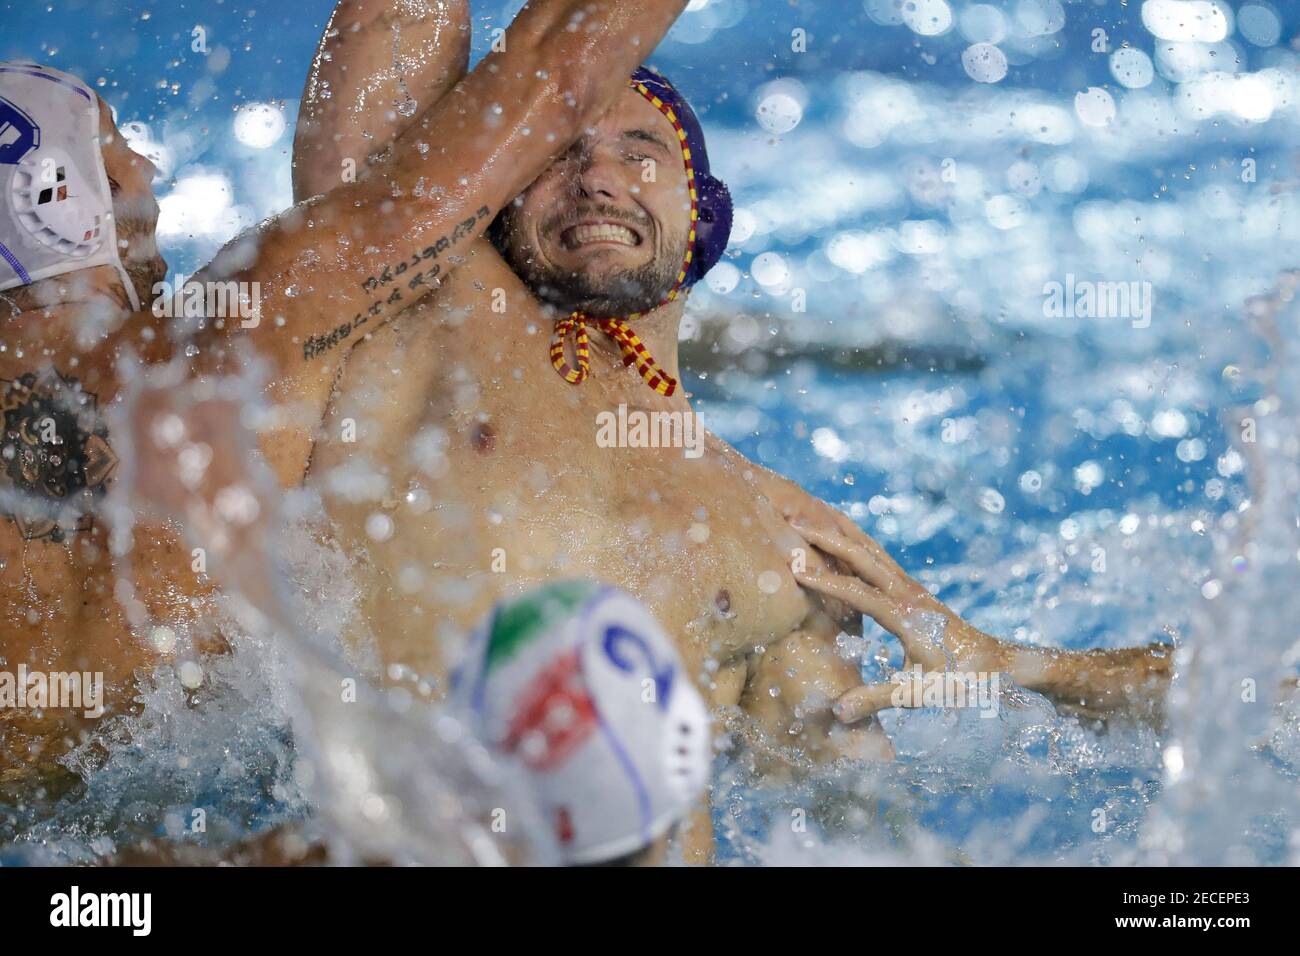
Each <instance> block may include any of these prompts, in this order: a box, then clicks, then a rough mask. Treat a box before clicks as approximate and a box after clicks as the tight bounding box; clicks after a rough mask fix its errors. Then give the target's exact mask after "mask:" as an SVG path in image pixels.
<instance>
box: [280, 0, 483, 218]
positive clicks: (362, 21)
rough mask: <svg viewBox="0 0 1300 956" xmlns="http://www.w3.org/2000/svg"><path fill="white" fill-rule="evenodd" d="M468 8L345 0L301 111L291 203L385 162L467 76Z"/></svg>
mask: <svg viewBox="0 0 1300 956" xmlns="http://www.w3.org/2000/svg"><path fill="white" fill-rule="evenodd" d="M469 47H470V22H469V2H468V0H342V2H340V3H339V5H338V6H337V7H335V8H334V13H333V14H332V15H331V16H330V19H329V22H328V23H327V24H326V25H325V31H324V33H323V34H322V36H321V40H320V44H319V45H318V46H317V49H316V56H315V57H314V58H313V59H312V65H311V70H310V71H309V73H308V75H307V83H306V86H305V87H304V88H303V92H302V101H301V103H300V104H299V108H298V128H297V131H296V133H295V135H294V140H293V197H294V201H295V202H301V201H302V200H304V199H308V198H310V197H312V196H318V195H320V194H321V193H326V192H329V191H330V190H331V189H333V188H334V187H335V186H337V185H339V184H340V183H342V182H344V176H345V175H346V174H348V172H349V170H351V169H355V168H359V167H365V166H366V165H369V164H371V163H375V162H378V161H381V159H382V158H383V157H384V155H385V154H386V152H387V150H388V148H389V147H390V146H391V145H392V143H393V141H394V140H396V139H397V138H398V137H399V136H401V134H403V133H404V132H406V131H407V130H408V129H410V127H411V126H412V125H413V124H414V123H415V122H416V120H417V118H418V114H419V112H420V111H423V110H427V109H428V108H429V107H430V106H432V105H433V104H434V103H436V102H437V101H438V100H440V99H442V97H443V95H444V94H446V93H447V92H448V91H449V90H451V89H452V87H454V86H455V85H456V84H457V83H459V82H460V80H461V78H462V77H464V75H465V71H466V69H467V68H468V66H469Z"/></svg>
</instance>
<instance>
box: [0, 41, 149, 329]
mask: <svg viewBox="0 0 1300 956" xmlns="http://www.w3.org/2000/svg"><path fill="white" fill-rule="evenodd" d="M98 137H99V100H98V98H97V97H96V96H95V94H94V93H93V92H91V90H90V87H88V86H86V84H84V83H82V82H81V81H80V80H78V79H77V78H76V77H74V76H69V75H68V74H66V73H61V72H59V71H58V70H52V69H50V68H49V67H44V66H37V65H36V64H23V63H0V291H3V290H5V289H13V288H17V287H19V286H24V285H28V284H30V283H32V282H36V281H37V280H39V279H48V278H50V277H51V276H57V275H62V274H64V273H67V272H75V271H77V270H80V269H87V268H90V267H91V266H100V265H111V266H115V267H116V268H117V271H118V274H119V275H120V276H121V278H122V284H123V285H124V286H125V287H126V294H127V297H128V298H129V299H130V300H131V307H132V308H133V309H135V310H137V311H138V310H139V308H140V299H139V296H138V295H137V293H136V290H135V286H133V285H132V284H131V279H130V276H128V275H127V272H126V269H125V267H124V266H123V265H122V260H121V257H120V256H119V255H118V248H117V229H116V227H115V225H114V221H113V196H112V191H111V190H110V189H109V185H108V174H107V172H106V171H105V169H104V157H103V153H102V152H101V150H100V145H99V138H98Z"/></svg>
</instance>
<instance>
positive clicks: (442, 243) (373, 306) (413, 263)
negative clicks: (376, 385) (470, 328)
mask: <svg viewBox="0 0 1300 956" xmlns="http://www.w3.org/2000/svg"><path fill="white" fill-rule="evenodd" d="M488 213H489V210H488V207H487V206H481V207H479V210H478V212H476V213H475V214H474V215H473V216H470V217H469V218H468V219H466V220H465V221H463V222H460V223H457V225H456V228H455V229H453V230H452V231H451V234H450V235H447V236H443V237H442V238H440V239H439V240H438V241H437V242H435V243H434V244H433V245H431V246H425V248H424V249H422V250H421V251H420V252H416V253H414V254H412V256H411V258H410V259H409V260H407V259H403V260H402V261H401V262H399V263H397V265H395V266H384V269H383V271H382V272H380V273H379V274H378V275H373V276H370V278H368V279H366V280H365V281H364V282H362V283H361V288H362V290H363V291H365V292H374V291H376V290H378V289H383V288H384V287H385V286H389V285H392V286H393V288H392V289H390V290H389V292H388V295H386V296H380V297H379V298H378V299H375V301H374V302H371V303H370V307H369V308H368V309H366V311H364V312H358V313H357V314H356V315H354V316H353V317H352V319H351V320H350V321H347V322H344V323H343V324H342V325H340V326H338V327H337V328H335V329H333V330H331V331H329V332H326V333H325V334H324V335H313V336H311V337H309V338H308V339H307V341H305V342H303V343H302V357H303V361H311V360H312V359H314V358H318V357H320V356H322V355H324V354H325V353H326V352H329V351H330V350H331V349H333V348H334V347H335V346H336V345H338V344H339V343H340V342H343V341H345V340H347V339H349V338H351V337H352V333H353V332H355V331H357V329H359V328H361V326H363V325H365V324H367V323H368V322H369V321H370V320H371V319H373V318H377V317H378V316H379V315H380V313H381V312H382V311H383V307H384V306H385V305H396V304H398V303H399V302H402V301H403V296H402V290H401V285H400V283H399V284H394V283H398V280H399V279H400V280H405V282H406V288H407V289H408V290H410V291H411V292H415V293H416V295H415V296H414V298H418V297H419V293H420V292H422V291H424V290H425V289H430V288H436V287H437V286H438V285H440V284H441V282H442V278H441V276H442V263H440V262H434V263H433V264H432V265H431V266H429V267H428V268H425V269H421V270H420V271H418V272H417V271H415V270H416V269H418V268H419V266H420V265H422V264H424V263H426V262H430V261H432V260H435V259H437V258H438V257H440V256H441V255H442V254H443V253H444V252H446V251H447V250H448V249H450V248H451V247H452V246H454V245H456V243H458V242H460V241H461V240H462V239H464V238H466V237H467V236H471V235H474V234H475V231H476V230H475V226H477V225H478V224H479V223H480V222H482V221H483V220H484V219H486V218H487V217H488ZM421 287H424V288H423V289H422V288H421ZM382 324H383V323H382V322H380V323H377V325H382Z"/></svg>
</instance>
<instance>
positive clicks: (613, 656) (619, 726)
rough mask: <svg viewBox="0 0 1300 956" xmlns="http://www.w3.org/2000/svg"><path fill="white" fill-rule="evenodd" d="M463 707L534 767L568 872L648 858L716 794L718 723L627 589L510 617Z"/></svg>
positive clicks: (456, 683)
mask: <svg viewBox="0 0 1300 956" xmlns="http://www.w3.org/2000/svg"><path fill="white" fill-rule="evenodd" d="M452 706H453V708H455V710H456V711H457V712H458V713H459V714H460V715H462V718H463V719H465V720H466V721H467V722H468V723H469V724H470V726H471V728H472V729H473V730H474V731H475V732H476V733H477V734H479V736H480V737H481V738H482V739H483V740H484V741H485V742H486V744H487V745H488V747H489V748H490V749H491V750H493V751H494V752H496V753H498V754H501V755H503V756H507V757H508V758H510V759H514V760H517V761H519V762H520V763H522V765H523V766H524V767H525V768H526V770H527V771H528V776H529V779H530V780H531V781H532V782H533V789H534V797H535V799H536V801H537V803H538V804H539V806H540V808H541V809H542V811H543V812H544V813H545V814H546V815H547V817H548V818H549V819H550V820H551V821H552V824H553V826H554V828H555V837H556V840H557V842H558V844H559V847H560V852H561V854H562V855H563V857H564V859H565V861H566V862H569V863H594V862H599V861H602V860H608V859H613V858H616V857H619V856H623V855H625V854H628V853H632V852H634V851H636V850H638V849H641V848H642V847H645V846H648V845H649V844H650V843H651V842H653V841H654V840H655V839H657V838H658V837H660V836H662V835H663V834H664V833H665V832H667V831H668V829H669V828H670V827H671V826H672V825H673V824H674V823H676V822H677V821H679V820H681V819H682V817H683V816H685V815H686V813H687V812H688V811H689V810H690V808H691V806H692V805H693V803H694V802H695V801H696V799H697V798H698V797H699V796H700V794H701V793H702V792H703V791H704V788H705V786H706V785H707V783H708V777H709V770H710V766H711V760H712V744H711V735H710V728H709V716H708V711H707V709H706V708H705V705H704V701H703V699H702V698H701V697H700V694H699V692H698V691H697V690H696V689H695V687H694V685H693V683H692V681H691V678H690V676H689V675H688V674H687V673H686V672H685V671H684V669H683V668H682V665H681V661H680V659H679V658H678V655H677V651H676V649H675V648H674V647H673V644H672V641H671V640H670V639H669V638H668V636H667V635H666V634H665V633H664V630H663V628H662V627H660V626H659V623H658V622H657V621H656V620H655V618H654V616H653V615H652V614H651V613H650V612H649V611H648V610H647V609H646V607H645V606H644V605H643V604H642V603H641V602H640V601H638V600H637V599H636V598H634V597H633V596H632V595H630V594H628V593H627V592H625V591H621V590H619V589H617V588H613V587H607V586H603V585H599V584H595V583H592V582H588V581H557V582H553V583H550V584H547V585H545V586H543V587H540V588H538V589H536V590H534V591H531V592H529V593H528V594H525V595H523V596H522V597H519V598H516V599H514V600H509V601H505V602H502V603H501V604H499V605H498V606H497V607H496V608H495V610H493V611H492V613H491V614H490V615H489V617H488V618H487V620H486V621H485V622H484V624H483V625H482V626H481V627H480V628H479V630H478V631H477V633H476V635H475V638H474V640H473V642H472V643H471V647H470V650H469V653H468V655H467V657H466V660H465V661H464V663H463V664H462V666H461V667H460V668H459V669H458V670H457V672H456V674H455V676H454V677H453V681H452Z"/></svg>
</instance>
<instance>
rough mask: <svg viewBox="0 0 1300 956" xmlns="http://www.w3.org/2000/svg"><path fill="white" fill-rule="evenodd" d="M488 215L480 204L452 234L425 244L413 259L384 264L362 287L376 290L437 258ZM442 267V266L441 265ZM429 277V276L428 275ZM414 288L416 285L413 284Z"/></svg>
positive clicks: (367, 289) (471, 232)
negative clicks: (394, 263) (392, 264)
mask: <svg viewBox="0 0 1300 956" xmlns="http://www.w3.org/2000/svg"><path fill="white" fill-rule="evenodd" d="M487 217H488V207H487V206H480V207H479V209H478V212H476V213H474V215H472V216H470V217H469V218H468V219H466V220H465V221H464V222H460V223H457V225H456V228H455V229H453V230H452V231H451V235H449V236H443V237H442V238H441V239H439V240H438V241H437V242H435V243H434V244H433V245H431V246H425V247H424V249H423V250H421V251H420V252H416V253H413V254H412V255H411V261H410V262H407V261H406V260H405V259H403V260H402V261H401V262H399V263H398V264H397V265H395V266H384V271H383V272H381V273H379V275H375V276H371V277H370V278H368V279H366V281H365V282H362V283H361V288H362V290H363V291H365V292H374V291H375V290H376V289H379V288H382V287H383V286H386V285H388V284H389V283H391V282H395V281H397V279H399V278H400V277H401V276H403V275H405V274H406V272H407V271H409V270H411V269H414V268H416V267H417V266H419V265H420V263H422V262H426V261H428V260H429V259H437V258H438V257H439V256H440V255H442V254H443V253H444V252H446V251H447V250H448V249H450V248H451V247H452V246H454V245H455V244H456V243H458V242H460V241H461V240H462V239H464V238H465V237H466V236H469V235H473V233H474V231H475V227H476V226H477V225H478V224H479V223H480V222H482V221H483V220H484V219H486V218H487ZM439 268H440V267H439ZM426 278H427V277H426ZM412 288H414V286H412Z"/></svg>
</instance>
